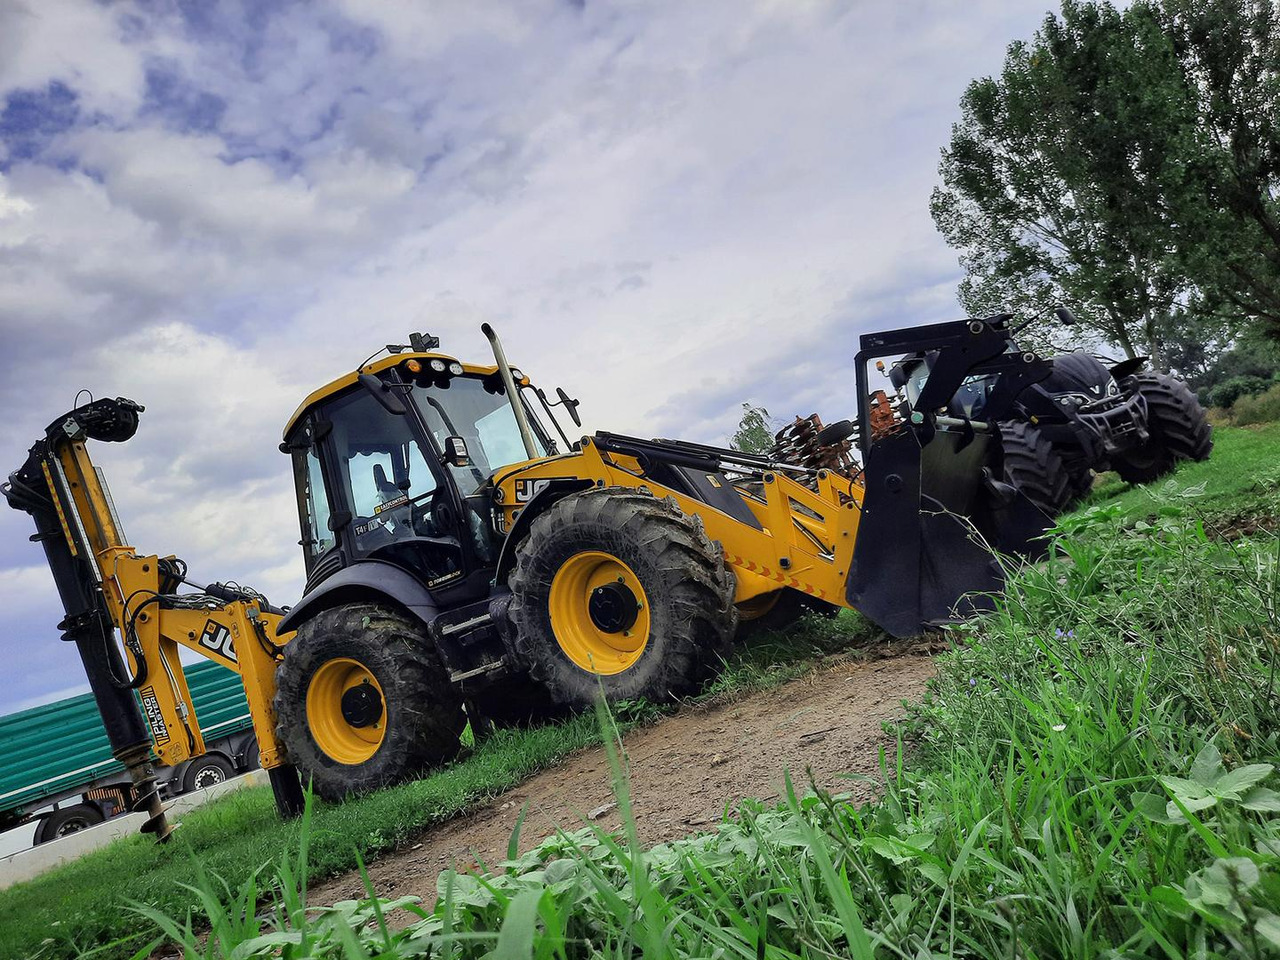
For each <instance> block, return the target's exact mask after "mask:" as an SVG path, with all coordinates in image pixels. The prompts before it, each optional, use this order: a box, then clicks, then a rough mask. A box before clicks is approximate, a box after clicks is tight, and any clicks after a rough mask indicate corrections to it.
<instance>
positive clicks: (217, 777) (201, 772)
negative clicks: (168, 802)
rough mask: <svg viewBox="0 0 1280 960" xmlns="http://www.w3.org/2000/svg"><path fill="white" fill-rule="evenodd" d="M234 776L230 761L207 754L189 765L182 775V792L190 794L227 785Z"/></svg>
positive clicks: (214, 754) (213, 754)
mask: <svg viewBox="0 0 1280 960" xmlns="http://www.w3.org/2000/svg"><path fill="white" fill-rule="evenodd" d="M233 776H235V771H234V770H233V769H232V768H231V763H230V761H228V760H227V759H226V758H225V757H220V756H218V754H216V753H206V754H205V755H204V756H202V757H196V758H195V759H194V760H192V761H191V762H190V763H189V764H187V769H186V770H185V771H184V772H183V774H182V792H183V793H190V792H191V791H192V790H203V789H204V788H205V787H212V786H213V785H214V784H218V783H226V782H227V781H228V780H230V779H231V778H232V777H233Z"/></svg>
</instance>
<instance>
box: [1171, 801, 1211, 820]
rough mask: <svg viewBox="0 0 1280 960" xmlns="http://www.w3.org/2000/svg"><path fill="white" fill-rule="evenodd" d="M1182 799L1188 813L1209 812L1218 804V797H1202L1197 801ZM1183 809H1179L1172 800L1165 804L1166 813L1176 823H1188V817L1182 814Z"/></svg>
mask: <svg viewBox="0 0 1280 960" xmlns="http://www.w3.org/2000/svg"><path fill="white" fill-rule="evenodd" d="M1180 799H1181V800H1182V807H1185V808H1186V810H1187V813H1199V812H1200V811H1201V810H1208V809H1209V808H1210V807H1212V806H1214V805H1216V804H1217V802H1218V798H1217V797H1200V798H1199V799H1196V800H1193V799H1191V798H1190V797H1184V798H1180ZM1182 807H1179V806H1178V804H1177V803H1175V802H1174V801H1173V800H1170V801H1169V802H1168V803H1167V804H1165V808H1164V810H1165V813H1167V814H1168V815H1169V819H1170V820H1171V821H1173V822H1174V823H1186V822H1187V816H1186V814H1185V813H1183V812H1182Z"/></svg>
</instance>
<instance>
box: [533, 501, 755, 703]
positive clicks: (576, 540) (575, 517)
mask: <svg viewBox="0 0 1280 960" xmlns="http://www.w3.org/2000/svg"><path fill="white" fill-rule="evenodd" d="M511 592H512V600H511V606H510V608H509V616H510V618H511V622H512V625H513V627H514V628H515V646H516V650H517V652H518V654H519V656H520V658H521V660H522V661H523V662H524V665H525V666H526V667H527V669H528V670H529V673H530V674H531V675H532V676H533V677H534V679H536V680H538V681H539V682H540V683H542V684H543V685H544V686H545V687H546V688H547V691H548V692H549V693H550V694H551V697H552V699H553V700H555V701H556V702H557V703H562V704H566V705H568V706H571V707H585V706H589V705H590V704H591V703H593V702H594V701H595V699H596V697H597V695H598V694H599V692H600V691H601V690H603V692H604V696H605V697H606V698H607V699H609V700H624V699H636V698H645V699H648V700H654V701H664V700H670V699H675V698H679V697H682V696H685V695H687V694H689V693H692V692H693V691H694V690H696V689H697V688H698V685H699V684H700V683H701V681H702V680H704V679H705V678H707V677H708V676H709V675H711V674H713V673H715V672H718V670H719V668H720V665H721V663H722V660H723V656H724V654H725V653H727V651H728V649H729V646H730V644H731V643H732V639H733V634H734V630H735V628H736V626H737V610H736V609H735V608H734V606H733V593H734V581H733V577H732V576H731V575H730V573H729V572H728V570H727V568H726V567H725V564H724V555H723V551H722V549H721V547H720V546H719V544H717V543H714V542H712V541H711V540H710V539H709V538H708V537H707V535H706V534H705V533H704V532H703V529H702V524H701V523H700V522H699V521H698V520H696V519H695V518H693V517H690V516H688V515H687V514H685V513H683V512H682V511H681V510H680V508H679V507H678V506H676V504H675V502H674V501H673V500H670V499H667V500H659V499H657V498H655V497H653V496H652V495H650V494H648V493H638V492H636V491H634V490H631V489H628V488H618V487H601V488H597V489H593V490H587V491H583V492H582V493H575V494H570V495H568V496H566V497H564V498H563V499H562V500H560V501H559V502H558V503H556V504H555V505H554V506H552V507H550V508H549V509H547V510H546V511H545V512H544V513H543V514H542V515H541V516H539V517H538V518H537V519H536V520H534V521H533V524H532V525H531V526H530V528H529V534H528V537H527V538H526V539H525V541H524V542H523V543H522V544H521V545H520V548H519V550H518V552H517V559H516V568H515V572H514V573H513V574H512V576H511Z"/></svg>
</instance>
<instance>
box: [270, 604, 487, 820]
mask: <svg viewBox="0 0 1280 960" xmlns="http://www.w3.org/2000/svg"><path fill="white" fill-rule="evenodd" d="M276 681H277V691H276V698H275V710H276V720H277V736H278V737H279V739H280V742H281V743H282V744H283V745H284V748H285V753H286V755H287V756H288V758H289V761H290V762H291V763H292V764H293V765H294V766H296V767H297V768H298V771H299V772H300V773H301V774H302V781H303V783H304V784H305V783H306V782H307V781H308V779H309V780H310V781H311V784H312V787H313V789H314V790H315V792H316V793H318V794H319V795H320V796H321V797H323V798H324V799H326V800H332V801H338V800H342V799H343V798H344V797H346V795H347V794H349V793H364V792H367V791H369V790H374V789H377V788H378V787H382V786H385V785H387V784H391V783H395V782H398V781H401V780H406V779H409V778H411V777H413V776H415V775H416V774H418V773H420V772H421V771H422V770H424V769H426V768H429V767H433V766H439V765H440V764H443V763H447V762H448V761H450V760H452V759H453V758H454V757H456V756H457V755H458V751H459V750H460V749H461V746H462V744H461V742H460V741H459V739H458V735H459V733H461V731H462V729H463V728H464V727H465V725H466V719H465V717H464V716H463V713H462V701H461V699H460V697H459V695H458V691H457V690H456V688H455V687H454V686H453V684H452V683H451V682H450V680H449V675H448V673H447V672H446V671H445V668H444V665H443V664H442V663H441V662H440V658H439V656H438V655H437V654H436V652H435V648H434V646H433V645H432V643H431V640H430V638H429V637H428V636H427V634H426V629H425V628H424V627H423V626H422V624H421V623H420V622H419V621H417V620H416V619H413V618H411V617H410V616H408V615H407V614H404V613H402V612H400V611H399V610H396V609H393V608H391V607H387V606H383V605H381V604H376V603H349V604H345V605H343V606H339V607H334V608H333V609H330V610H325V611H323V612H321V613H319V614H317V615H316V616H315V617H313V618H312V619H310V620H308V621H306V622H304V623H303V624H301V625H300V626H299V627H298V632H297V635H296V636H295V637H294V638H293V640H291V641H290V643H289V646H288V649H287V650H286V652H285V657H284V662H283V663H281V665H280V669H279V670H278V671H277V673H276Z"/></svg>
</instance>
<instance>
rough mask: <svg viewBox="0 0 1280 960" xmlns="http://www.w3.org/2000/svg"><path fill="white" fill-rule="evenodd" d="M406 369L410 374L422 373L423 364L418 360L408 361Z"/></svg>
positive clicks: (405, 363)
mask: <svg viewBox="0 0 1280 960" xmlns="http://www.w3.org/2000/svg"><path fill="white" fill-rule="evenodd" d="M404 368H405V369H406V370H408V371H409V372H410V373H421V372H422V364H420V363H419V362H418V361H417V360H406V361H405V362H404Z"/></svg>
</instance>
